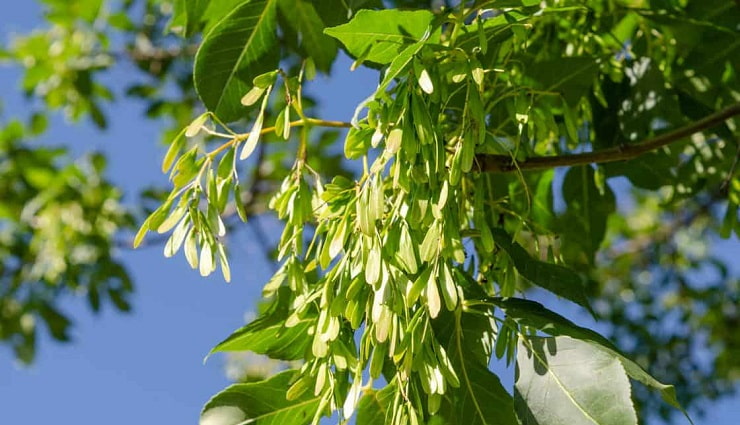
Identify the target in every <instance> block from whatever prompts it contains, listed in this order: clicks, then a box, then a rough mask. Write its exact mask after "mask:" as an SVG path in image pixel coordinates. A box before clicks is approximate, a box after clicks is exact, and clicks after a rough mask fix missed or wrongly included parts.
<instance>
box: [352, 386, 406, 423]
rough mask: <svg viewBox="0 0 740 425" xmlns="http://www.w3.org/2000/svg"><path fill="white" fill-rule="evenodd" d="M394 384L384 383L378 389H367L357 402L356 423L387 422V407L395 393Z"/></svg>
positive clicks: (389, 405)
mask: <svg viewBox="0 0 740 425" xmlns="http://www.w3.org/2000/svg"><path fill="white" fill-rule="evenodd" d="M396 391H397V388H396V385H394V384H391V385H386V386H385V387H383V389H381V390H380V391H378V390H374V389H371V390H368V391H365V394H364V395H363V396H362V398H360V401H359V403H358V404H357V425H382V424H385V423H388V415H389V413H390V412H389V408H390V407H391V403H392V402H393V397H394V396H395V395H396Z"/></svg>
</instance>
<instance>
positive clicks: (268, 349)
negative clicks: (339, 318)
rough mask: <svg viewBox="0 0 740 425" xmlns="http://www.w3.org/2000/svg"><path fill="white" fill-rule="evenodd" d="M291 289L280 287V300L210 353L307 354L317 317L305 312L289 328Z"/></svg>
mask: <svg viewBox="0 0 740 425" xmlns="http://www.w3.org/2000/svg"><path fill="white" fill-rule="evenodd" d="M289 292H290V289H289V288H287V287H280V288H278V290H277V294H278V295H277V299H276V301H274V303H273V304H272V305H271V306H270V309H269V310H268V311H267V312H266V313H265V314H264V315H262V316H260V317H258V318H257V319H256V320H254V321H252V322H251V323H249V324H247V325H246V326H243V327H242V328H240V329H238V330H236V331H234V333H232V334H231V335H229V337H228V338H226V339H225V340H223V341H221V342H220V343H218V345H216V346H215V347H213V349H212V350H211V352H210V353H209V355H210V354H213V353H219V352H225V351H246V350H249V351H253V352H255V353H257V354H265V355H267V356H269V357H271V358H274V359H281V360H296V359H301V358H303V356H304V355H305V354H306V350H307V349H308V347H309V346H310V345H311V341H312V340H313V336H312V335H309V334H308V328H309V327H310V326H312V325H313V324H315V322H316V317H315V315H313V314H311V313H306V314H305V317H304V318H301V319H300V320H298V322H297V323H295V324H294V325H293V326H291V327H290V328H286V327H285V321H286V320H287V318H288V316H289V315H290V314H291V313H292V312H291V311H290V303H289V299H288V294H289Z"/></svg>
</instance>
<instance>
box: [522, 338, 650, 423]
mask: <svg viewBox="0 0 740 425" xmlns="http://www.w3.org/2000/svg"><path fill="white" fill-rule="evenodd" d="M517 372H518V373H517V378H516V383H515V390H514V404H515V407H516V411H517V415H518V416H519V419H520V420H521V421H522V423H525V424H537V425H566V424H567V425H580V424H583V425H594V424H597V425H630V424H635V425H637V415H636V413H635V409H634V407H633V406H632V400H631V398H630V383H629V380H628V379H627V375H626V373H625V371H624V368H623V367H622V364H621V363H620V361H619V359H618V358H617V357H616V356H614V355H612V354H610V353H609V352H607V351H603V350H599V349H598V348H596V347H594V346H593V345H590V344H588V343H585V342H583V341H578V340H576V339H572V338H569V337H545V338H543V337H526V338H520V339H519V346H518V350H517Z"/></svg>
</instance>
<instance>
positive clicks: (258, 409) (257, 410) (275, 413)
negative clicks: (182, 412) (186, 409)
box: [200, 370, 321, 425]
mask: <svg viewBox="0 0 740 425" xmlns="http://www.w3.org/2000/svg"><path fill="white" fill-rule="evenodd" d="M297 373H298V372H297V371H295V370H287V371H285V372H281V373H279V374H277V375H275V376H273V377H272V378H270V379H267V380H264V381H259V382H250V383H247V384H234V385H231V386H229V387H227V388H226V389H225V390H223V391H221V392H220V393H218V394H216V395H215V396H213V398H211V399H210V400H209V401H208V403H206V405H205V407H203V411H202V412H201V414H200V425H238V424H247V423H249V424H254V425H304V424H306V423H308V422H310V420H311V418H312V417H313V415H314V414H315V413H316V411H317V410H318V409H319V404H320V401H321V397H318V396H314V395H313V394H312V393H311V392H310V391H307V392H305V393H304V394H303V395H301V396H299V397H297V398H296V399H294V400H288V399H287V398H286V392H287V390H288V387H289V386H290V383H291V381H292V380H293V378H294V377H295V375H296V374H297Z"/></svg>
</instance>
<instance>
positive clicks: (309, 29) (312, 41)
mask: <svg viewBox="0 0 740 425" xmlns="http://www.w3.org/2000/svg"><path fill="white" fill-rule="evenodd" d="M311 3H312V2H310V1H307V0H280V3H279V6H280V12H282V14H283V15H284V16H285V18H286V21H287V22H288V25H290V26H292V27H293V29H294V30H295V31H296V32H298V33H299V34H300V39H301V47H303V49H305V51H306V54H307V55H308V56H309V57H311V58H312V59H313V61H314V63H315V64H316V66H317V67H318V68H319V69H320V70H321V71H324V72H329V70H330V69H331V64H332V63H333V62H334V58H335V57H336V56H337V45H336V42H335V41H334V40H332V39H331V38H329V37H327V36H326V35H325V34H324V33H323V30H324V27H325V25H324V22H323V21H322V20H321V16H319V14H318V12H316V9H315V8H314V5H313V4H311Z"/></svg>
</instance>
